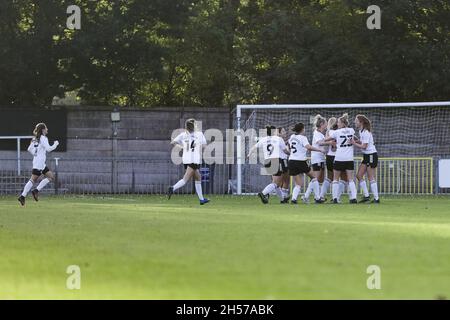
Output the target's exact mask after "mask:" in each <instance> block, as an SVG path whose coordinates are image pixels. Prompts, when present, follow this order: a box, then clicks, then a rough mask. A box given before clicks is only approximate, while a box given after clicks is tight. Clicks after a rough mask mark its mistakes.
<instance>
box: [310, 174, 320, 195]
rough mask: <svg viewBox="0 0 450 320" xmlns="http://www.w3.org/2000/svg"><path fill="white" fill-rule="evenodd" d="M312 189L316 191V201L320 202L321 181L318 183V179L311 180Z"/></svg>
mask: <svg viewBox="0 0 450 320" xmlns="http://www.w3.org/2000/svg"><path fill="white" fill-rule="evenodd" d="M311 188H312V189H313V191H314V199H316V200H319V199H320V185H319V181H317V179H312V180H311Z"/></svg>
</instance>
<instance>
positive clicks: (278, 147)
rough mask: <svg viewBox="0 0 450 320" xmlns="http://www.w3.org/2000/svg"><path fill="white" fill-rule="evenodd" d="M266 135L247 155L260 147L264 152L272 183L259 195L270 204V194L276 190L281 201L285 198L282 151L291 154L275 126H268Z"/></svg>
mask: <svg viewBox="0 0 450 320" xmlns="http://www.w3.org/2000/svg"><path fill="white" fill-rule="evenodd" d="M266 133H267V136H266V137H262V138H260V139H259V140H258V142H257V143H256V144H255V145H254V146H253V147H252V148H251V149H250V151H249V153H248V155H247V157H248V158H250V156H251V155H252V154H253V153H254V152H255V151H256V150H257V149H258V148H262V149H263V152H264V167H265V168H266V172H267V173H270V174H271V175H272V183H270V184H269V185H267V186H266V187H265V188H264V190H263V191H262V192H260V193H258V197H259V198H260V199H261V201H262V203H264V204H268V203H269V199H268V196H269V194H271V193H272V192H273V191H275V192H276V193H277V195H278V197H279V198H280V201H283V200H284V197H283V193H282V191H281V187H282V185H283V180H282V177H281V176H282V174H283V171H284V170H285V169H284V168H283V161H282V159H281V153H282V152H284V153H286V154H289V149H288V148H287V146H286V143H285V142H284V140H283V139H282V138H281V137H279V136H278V130H277V128H276V127H275V126H267V127H266Z"/></svg>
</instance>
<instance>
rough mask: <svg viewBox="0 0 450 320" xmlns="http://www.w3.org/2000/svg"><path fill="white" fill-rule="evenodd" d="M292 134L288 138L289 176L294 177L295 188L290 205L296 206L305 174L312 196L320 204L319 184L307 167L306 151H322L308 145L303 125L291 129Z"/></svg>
mask: <svg viewBox="0 0 450 320" xmlns="http://www.w3.org/2000/svg"><path fill="white" fill-rule="evenodd" d="M292 131H294V134H293V135H292V136H291V137H290V138H289V149H290V152H291V154H290V156H289V162H288V167H289V175H290V176H292V177H294V181H295V187H294V190H293V192H292V200H291V203H292V204H297V198H298V196H299V194H300V192H301V187H302V185H303V174H306V175H307V176H308V177H310V178H311V182H310V184H311V185H312V189H313V190H314V195H315V198H316V202H317V203H322V201H321V200H320V193H319V190H320V188H319V182H318V181H317V179H316V178H315V176H314V174H313V171H312V170H311V168H310V167H309V166H308V163H307V162H306V153H307V152H308V151H316V152H323V153H324V151H323V150H321V149H319V148H315V147H313V146H311V145H310V144H309V141H308V138H307V137H305V135H304V132H305V125H304V124H303V123H297V124H296V125H295V126H294V128H293V129H292Z"/></svg>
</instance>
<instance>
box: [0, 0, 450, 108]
mask: <svg viewBox="0 0 450 320" xmlns="http://www.w3.org/2000/svg"><path fill="white" fill-rule="evenodd" d="M72 2H73V3H74V4H76V5H78V6H79V7H80V8H81V12H82V25H81V30H68V29H67V28H66V19H67V14H66V8H67V6H68V5H69V4H68V3H67V1H63V0H59V1H58V0H48V1H39V2H37V1H31V0H14V1H3V2H2V3H1V4H0V34H1V37H0V48H1V49H0V105H32V106H42V105H46V104H50V103H51V102H52V99H53V97H54V96H59V97H62V96H63V95H64V93H65V92H76V94H77V95H78V97H79V98H80V99H81V101H82V103H83V104H87V105H123V106H142V107H151V106H219V107H220V106H233V105H235V104H237V103H319V102H327V103H332V102H334V103H346V102H369V101H370V102H373V101H376V102H384V101H413V100H448V98H449V96H450V85H449V83H450V57H449V55H450V4H449V2H448V1H446V0H397V1H387V0H380V1H378V3H377V5H379V6H380V7H381V9H382V28H381V30H368V29H367V27H366V20H367V19H368V17H369V14H367V13H366V9H367V7H368V6H369V5H371V3H370V1H359V0H358V1H356V0H345V1H335V0H309V1H301V0H285V1H276V0H240V1H239V0H190V1H187V0H152V1H145V0H111V1H109V0H100V1H87V0H77V1H72Z"/></svg>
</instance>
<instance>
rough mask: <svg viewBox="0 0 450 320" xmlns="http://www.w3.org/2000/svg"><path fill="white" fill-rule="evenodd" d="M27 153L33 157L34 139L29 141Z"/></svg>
mask: <svg viewBox="0 0 450 320" xmlns="http://www.w3.org/2000/svg"><path fill="white" fill-rule="evenodd" d="M27 150H28V152H29V153H31V154H32V155H34V139H33V140H31V142H30V145H29V146H28V149H27Z"/></svg>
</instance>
